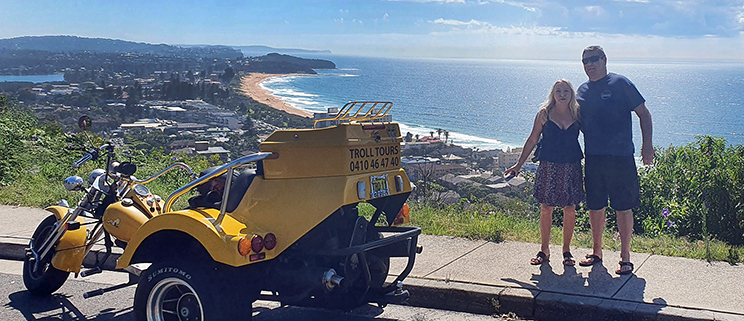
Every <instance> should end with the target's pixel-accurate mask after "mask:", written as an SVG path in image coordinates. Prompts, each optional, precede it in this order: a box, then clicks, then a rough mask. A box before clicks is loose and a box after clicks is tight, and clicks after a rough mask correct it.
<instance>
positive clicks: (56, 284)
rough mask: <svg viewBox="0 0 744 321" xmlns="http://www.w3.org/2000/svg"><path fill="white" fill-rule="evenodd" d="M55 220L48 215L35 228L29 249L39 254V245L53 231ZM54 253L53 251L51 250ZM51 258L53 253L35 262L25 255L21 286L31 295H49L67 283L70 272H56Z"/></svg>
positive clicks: (52, 216) (32, 258)
mask: <svg viewBox="0 0 744 321" xmlns="http://www.w3.org/2000/svg"><path fill="white" fill-rule="evenodd" d="M56 222H57V218H56V217H55V216H54V215H50V216H49V217H47V218H46V219H44V220H43V221H41V223H40V224H39V226H38V227H37V228H36V231H34V235H33V237H32V241H31V247H32V248H33V249H34V251H36V252H37V253H38V252H39V250H40V248H41V245H42V244H43V243H44V241H45V240H46V239H47V237H49V235H50V234H51V233H52V232H53V231H54V223H56ZM52 251H54V249H52ZM52 257H54V253H51V255H48V256H47V259H45V260H43V261H41V262H36V261H35V259H34V257H33V256H32V255H26V258H25V259H24V260H23V284H25V285H26V289H28V291H29V292H31V294H33V295H40V296H43V295H49V294H52V293H53V292H54V291H57V290H58V289H59V288H60V287H62V285H63V284H64V283H65V281H67V277H68V276H69V275H70V272H66V271H62V270H58V269H56V268H54V267H53V266H52Z"/></svg>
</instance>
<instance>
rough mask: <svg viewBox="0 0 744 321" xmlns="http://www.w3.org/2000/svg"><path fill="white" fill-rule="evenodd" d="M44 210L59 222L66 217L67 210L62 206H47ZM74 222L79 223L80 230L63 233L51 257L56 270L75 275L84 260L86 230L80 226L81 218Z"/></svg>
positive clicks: (83, 226) (82, 220)
mask: <svg viewBox="0 0 744 321" xmlns="http://www.w3.org/2000/svg"><path fill="white" fill-rule="evenodd" d="M45 210H47V211H49V212H52V214H54V217H56V218H57V221H58V222H59V221H60V220H61V219H62V218H63V217H65V215H67V211H69V208H67V207H64V206H49V207H47V208H45ZM75 221H76V222H79V223H81V225H80V228H79V229H77V230H73V231H67V232H65V234H63V235H62V237H61V238H60V239H59V243H57V247H56V248H55V251H56V252H55V253H54V256H53V257H52V266H53V267H54V268H55V269H57V270H61V271H67V272H74V273H75V274H77V273H79V272H80V268H81V267H82V266H83V259H84V258H85V238H86V237H87V236H88V228H87V227H85V225H82V223H85V220H84V219H83V218H82V217H78V218H76V219H75Z"/></svg>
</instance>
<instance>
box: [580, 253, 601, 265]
mask: <svg viewBox="0 0 744 321" xmlns="http://www.w3.org/2000/svg"><path fill="white" fill-rule="evenodd" d="M601 262H602V258H601V257H599V256H596V255H594V254H587V255H586V258H585V259H583V260H581V262H579V265H581V266H592V265H594V264H597V263H601Z"/></svg>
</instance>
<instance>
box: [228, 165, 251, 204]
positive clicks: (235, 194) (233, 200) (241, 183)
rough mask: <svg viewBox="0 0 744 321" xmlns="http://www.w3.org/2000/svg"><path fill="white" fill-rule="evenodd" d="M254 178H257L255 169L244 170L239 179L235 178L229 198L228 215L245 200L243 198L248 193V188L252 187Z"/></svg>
mask: <svg viewBox="0 0 744 321" xmlns="http://www.w3.org/2000/svg"><path fill="white" fill-rule="evenodd" d="M254 178H256V170H255V169H246V170H243V171H242V172H240V175H238V177H235V178H233V182H232V186H231V187H230V194H229V195H228V196H227V209H226V211H227V212H228V213H232V212H233V211H235V209H236V208H238V204H240V201H242V200H243V196H244V195H245V192H246V191H248V187H249V186H251V183H252V182H253V179H254Z"/></svg>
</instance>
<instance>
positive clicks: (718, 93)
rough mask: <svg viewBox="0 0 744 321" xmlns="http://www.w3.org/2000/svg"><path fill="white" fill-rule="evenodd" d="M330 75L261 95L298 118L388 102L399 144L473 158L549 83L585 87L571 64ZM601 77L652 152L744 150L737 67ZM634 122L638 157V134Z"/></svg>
mask: <svg viewBox="0 0 744 321" xmlns="http://www.w3.org/2000/svg"><path fill="white" fill-rule="evenodd" d="M322 58H323V59H328V60H331V61H333V62H334V63H336V65H337V69H336V70H317V71H318V75H308V76H285V77H277V78H271V79H268V80H266V81H264V82H263V84H262V87H263V88H264V89H266V90H268V91H269V92H271V93H272V94H273V95H276V96H278V97H280V98H281V99H283V100H284V101H286V102H288V103H289V104H290V105H292V106H293V107H296V108H300V109H303V110H306V111H309V112H323V111H326V109H327V108H328V107H342V106H343V105H344V104H345V103H346V102H348V101H360V100H367V101H370V100H374V101H378V100H379V101H391V102H393V108H392V110H391V112H392V114H393V120H395V121H397V122H399V123H400V124H401V130H402V132H403V133H404V134H405V133H406V132H411V133H412V134H414V135H415V134H419V135H421V136H428V135H429V134H430V132H432V131H434V132H435V134H434V135H435V136H436V135H437V134H436V130H437V129H440V128H441V129H443V130H447V131H449V133H450V135H449V137H450V138H451V139H452V140H453V141H454V143H455V144H460V145H464V146H468V147H477V148H479V149H494V148H498V149H505V148H510V147H519V146H522V145H523V144H524V141H525V140H526V138H527V136H528V135H529V133H530V131H531V129H532V124H533V121H534V117H535V114H536V113H537V110H538V106H539V104H540V103H541V102H543V101H544V100H545V99H546V97H547V94H548V91H549V90H550V87H551V86H552V85H553V83H554V82H555V81H556V80H558V79H561V78H565V79H568V80H569V81H571V82H572V83H573V85H574V88H577V87H578V86H579V85H581V83H583V82H585V81H586V80H587V77H586V75H585V74H584V70H583V68H582V65H581V62H580V61H579V59H576V61H547V60H545V61H536V60H453V59H382V58H360V57H332V56H329V57H322ZM608 70H609V71H610V72H615V73H619V74H622V75H625V76H626V77H628V78H629V79H630V80H631V81H633V82H634V83H635V85H636V87H637V88H638V89H639V91H640V92H641V94H642V95H643V96H644V98H645V99H646V106H648V108H649V110H650V111H651V114H652V116H653V122H654V128H653V130H654V135H653V140H654V145H655V146H660V147H668V146H670V145H675V146H679V145H683V144H687V143H689V142H692V141H694V137H695V135H714V136H722V137H724V138H726V140H727V141H728V142H729V143H731V144H742V143H744V112H742V103H743V102H744V90H743V89H744V63H708V62H706V63H699V62H690V63H682V62H679V63H658V62H628V61H619V62H616V61H613V60H612V58H611V57H610V59H609V61H608ZM633 119H634V129H633V130H634V133H633V134H634V142H635V145H636V156H639V155H640V147H641V132H640V126H639V124H638V118H637V117H635V116H633Z"/></svg>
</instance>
